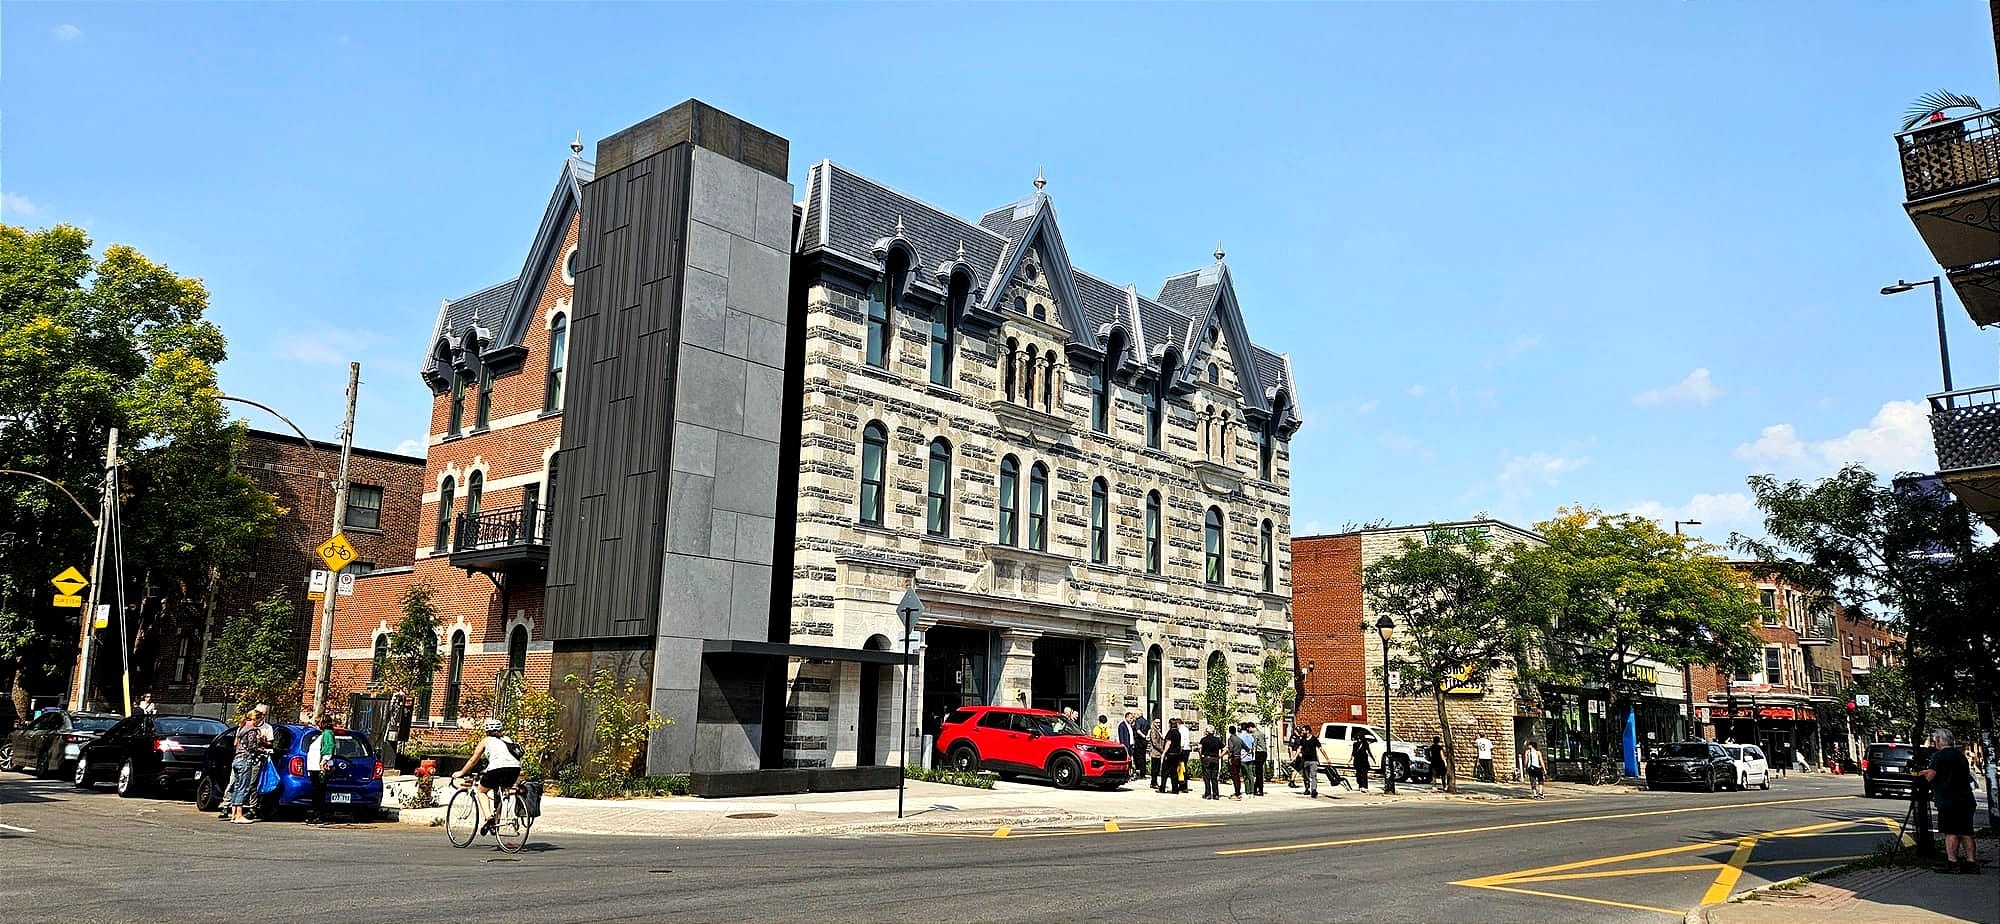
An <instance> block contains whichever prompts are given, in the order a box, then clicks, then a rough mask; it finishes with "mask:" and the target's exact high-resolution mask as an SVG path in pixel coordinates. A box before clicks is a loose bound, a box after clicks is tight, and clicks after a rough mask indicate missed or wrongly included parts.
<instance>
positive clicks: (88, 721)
mask: <svg viewBox="0 0 2000 924" xmlns="http://www.w3.org/2000/svg"><path fill="white" fill-rule="evenodd" d="M116 724H118V716H117V715H114V714H112V713H108V712H64V711H62V710H60V709H51V710H49V711H47V712H43V713H41V714H40V715H37V716H35V718H34V720H33V721H29V722H23V723H21V724H20V725H17V726H15V728H14V733H13V734H11V735H8V736H7V740H5V741H0V770H16V769H20V768H23V767H26V768H28V769H30V770H33V771H35V772H36V773H37V774H40V775H42V776H49V775H52V774H65V775H67V774H68V772H69V768H70V765H71V764H74V763H75V762H76V756H77V755H78V754H80V753H82V752H83V746H84V744H86V743H88V742H89V741H90V739H92V738H95V737H97V736H98V735H99V734H102V733H103V731H104V730H105V729H107V728H110V727H111V726H113V725H116Z"/></svg>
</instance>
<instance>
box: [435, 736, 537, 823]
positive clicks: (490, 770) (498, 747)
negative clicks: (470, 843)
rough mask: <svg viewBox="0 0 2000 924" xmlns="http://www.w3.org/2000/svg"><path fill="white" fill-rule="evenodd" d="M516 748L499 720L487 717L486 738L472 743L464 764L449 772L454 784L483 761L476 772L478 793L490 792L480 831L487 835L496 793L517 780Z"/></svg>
mask: <svg viewBox="0 0 2000 924" xmlns="http://www.w3.org/2000/svg"><path fill="white" fill-rule="evenodd" d="M519 748H520V745H518V744H515V743H514V741H513V740H512V739H510V738H508V737H507V736H506V735H503V734H501V733H500V720H499V719H487V720H486V737H484V738H481V739H480V740H479V743H478V744H475V745H473V748H472V756H471V757H469V758H467V759H466V761H465V766H464V767H461V768H459V771H458V772H457V773H454V774H452V775H451V779H452V782H453V783H457V782H458V778H459V777H462V776H465V775H467V774H470V773H471V772H472V768H473V766H474V765H475V764H479V763H481V762H482V761H483V762H484V763H485V764H486V767H485V770H484V771H483V772H481V773H480V774H479V794H480V795H482V796H484V795H487V794H489V793H490V794H491V795H492V796H493V814H492V815H490V816H488V817H487V819H486V824H485V825H483V826H482V829H481V833H483V834H491V833H493V831H494V830H495V829H497V828H498V826H499V824H500V801H501V800H500V796H501V794H502V793H505V792H507V791H508V790H511V789H513V788H514V784H515V783H517V782H519V781H520V779H521V758H520V756H519V754H518V749H519Z"/></svg>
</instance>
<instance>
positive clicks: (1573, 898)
mask: <svg viewBox="0 0 2000 924" xmlns="http://www.w3.org/2000/svg"><path fill="white" fill-rule="evenodd" d="M1482 888H1487V889H1492V890H1493V891H1495V892H1515V893H1519V894H1521V895H1533V896H1536V897H1539V898H1564V899H1568V900H1570V901H1573V902H1587V903H1589V904H1592V905H1610V906H1611V907H1613V908H1630V909H1632V910H1633V911H1657V912H1659V913H1661V914H1671V915H1673V916H1674V917H1677V918H1679V917H1685V916H1686V915H1687V912H1686V911H1675V910H1674V909H1672V908H1655V907H1653V906H1652V905H1635V904H1632V903H1631V902H1614V901H1612V900H1610V899H1608V898H1585V897H1583V896H1581V895H1563V894H1561V893H1557V892H1537V891H1535V890H1534V889H1515V888H1509V887H1507V886H1497V885H1490V886H1482Z"/></svg>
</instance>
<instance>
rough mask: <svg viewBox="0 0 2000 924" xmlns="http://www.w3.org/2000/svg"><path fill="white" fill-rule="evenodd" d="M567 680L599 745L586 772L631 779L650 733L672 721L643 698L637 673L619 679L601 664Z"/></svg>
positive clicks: (597, 777) (602, 778)
mask: <svg viewBox="0 0 2000 924" xmlns="http://www.w3.org/2000/svg"><path fill="white" fill-rule="evenodd" d="M564 682H565V683H569V684H572V685H575V686H576V688H577V693H578V694H579V695H580V697H581V698H582V702H583V707H584V715H585V717H586V718H588V719H589V720H590V722H591V731H592V735H593V737H594V738H595V739H596V747H594V748H592V749H591V752H590V756H589V758H588V759H587V762H588V763H589V764H590V768H589V770H588V771H587V772H586V773H585V776H586V777H588V778H589V779H591V780H592V781H594V782H606V781H614V782H615V781H619V780H625V779H629V778H630V777H631V776H632V771H633V768H635V767H637V766H638V764H639V753H640V751H641V750H642V749H644V748H645V746H646V739H647V737H648V736H650V735H651V734H652V733H653V732H656V731H659V730H660V729H662V728H665V727H667V726H668V725H671V724H673V720H672V719H670V718H667V717H666V716H662V715H660V714H658V713H656V712H654V711H653V710H652V708H651V707H650V706H648V705H647V704H646V701H645V700H644V699H642V698H641V697H642V695H643V692H644V691H642V690H641V689H640V688H639V679H638V678H637V677H627V678H626V679H625V680H623V681H620V680H619V679H618V677H617V675H615V674H613V673H611V672H610V671H609V670H605V669H602V668H599V669H598V670H597V672H596V673H593V674H591V675H590V676H589V677H588V678H587V679H582V680H579V678H578V677H577V675H575V674H570V675H568V676H567V677H565V678H564Z"/></svg>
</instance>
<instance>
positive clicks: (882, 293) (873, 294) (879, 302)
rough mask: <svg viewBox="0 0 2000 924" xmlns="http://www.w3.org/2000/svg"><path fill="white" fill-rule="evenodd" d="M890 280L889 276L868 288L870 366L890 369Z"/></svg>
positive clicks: (868, 357) (868, 358)
mask: <svg viewBox="0 0 2000 924" xmlns="http://www.w3.org/2000/svg"><path fill="white" fill-rule="evenodd" d="M889 289H890V280H889V277H888V276H887V275H884V276H883V277H882V278H881V279H878V280H876V281H875V284H874V285H872V286H869V287H868V356H867V360H868V365H871V366H874V367H875V368H877V369H887V368H889V331H890V324H889V314H890V310H891V309H890V306H889V299H890V292H889Z"/></svg>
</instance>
